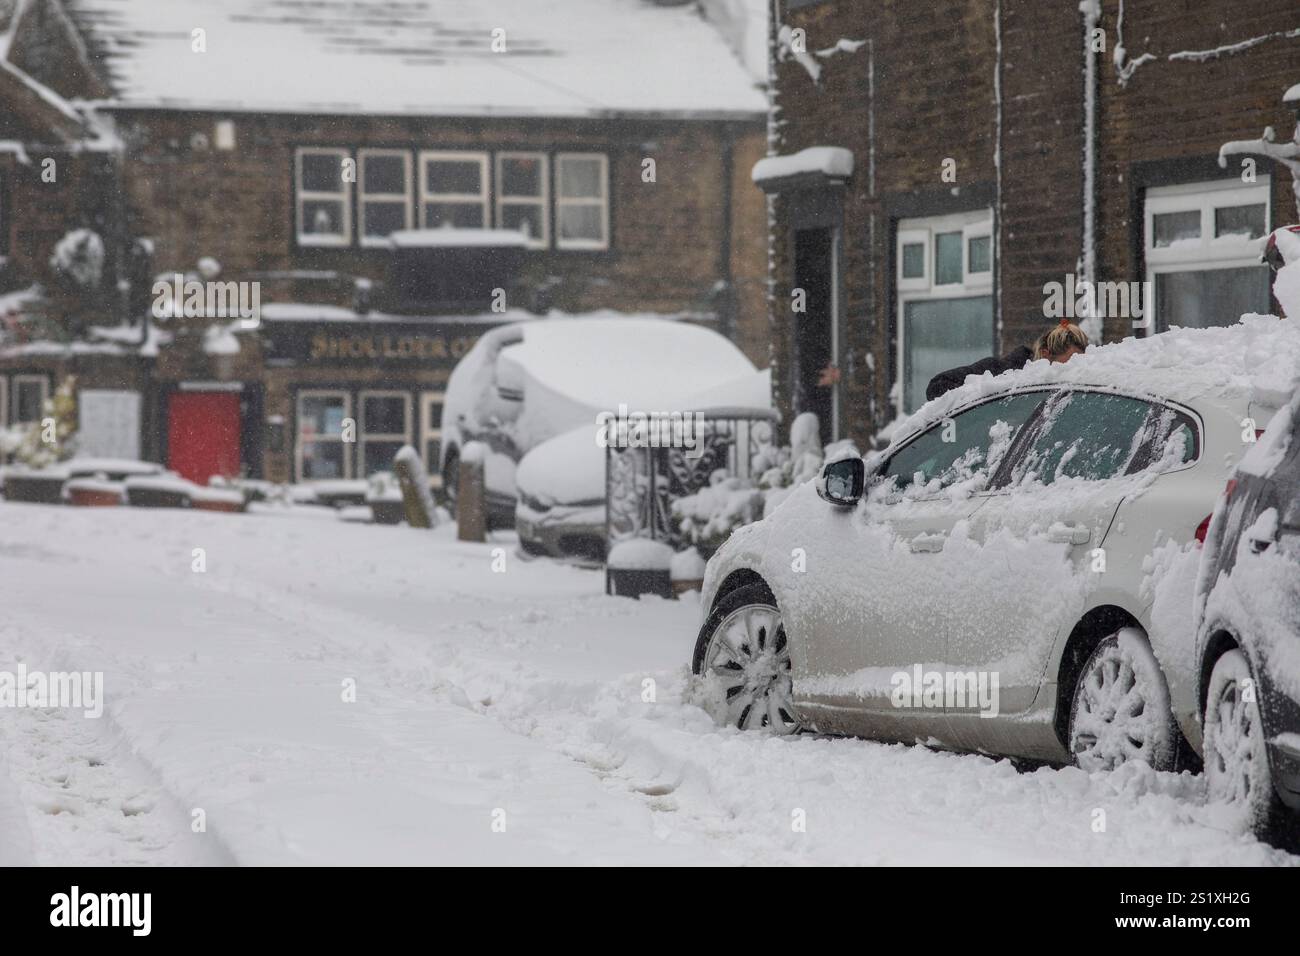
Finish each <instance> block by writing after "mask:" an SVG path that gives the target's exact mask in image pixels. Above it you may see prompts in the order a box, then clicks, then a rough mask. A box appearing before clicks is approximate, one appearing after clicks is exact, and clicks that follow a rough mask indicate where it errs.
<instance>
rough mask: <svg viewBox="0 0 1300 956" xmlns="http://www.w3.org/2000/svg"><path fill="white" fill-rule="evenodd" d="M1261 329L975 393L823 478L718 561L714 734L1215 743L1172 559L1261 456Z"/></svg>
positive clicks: (1167, 754)
mask: <svg viewBox="0 0 1300 956" xmlns="http://www.w3.org/2000/svg"><path fill="white" fill-rule="evenodd" d="M1266 360H1267V361H1274V360H1276V361H1279V362H1290V363H1292V365H1293V366H1294V365H1295V364H1296V363H1297V362H1300V327H1296V324H1295V323H1293V322H1283V321H1279V320H1277V319H1275V318H1273V317H1264V316H1250V317H1246V318H1244V319H1243V320H1242V322H1241V323H1239V324H1237V325H1235V326H1232V327H1230V328H1214V329H1186V330H1184V329H1176V330H1174V331H1171V332H1167V333H1162V334H1160V335H1157V336H1152V337H1150V338H1143V339H1129V340H1125V341H1124V342H1122V343H1117V344H1113V345H1106V346H1098V347H1094V348H1092V349H1090V350H1089V351H1088V352H1087V353H1085V354H1083V355H1080V356H1076V357H1075V358H1073V359H1071V360H1070V361H1069V362H1066V363H1062V364H1050V363H1048V362H1045V361H1037V362H1033V363H1030V364H1029V365H1028V366H1026V367H1025V368H1024V369H1023V370H1018V371H1013V372H1008V373H1005V374H1003V375H1001V376H998V377H997V378H994V377H993V376H991V375H988V374H985V375H983V376H980V377H974V376H972V377H970V378H968V379H967V381H966V383H965V384H964V385H962V386H961V387H959V388H957V389H955V390H953V391H952V392H949V393H947V394H946V395H943V396H941V397H940V398H938V399H935V400H934V401H932V402H929V403H927V404H926V405H924V406H923V407H922V408H921V409H920V410H919V411H918V412H917V413H916V414H915V415H914V416H912V417H911V418H910V419H908V420H906V421H905V422H903V423H901V424H900V426H899V427H898V429H896V430H895V432H894V436H895V437H894V440H893V441H892V442H891V444H890V446H889V447H888V448H887V449H885V450H884V451H883V452H879V453H876V454H873V455H872V456H871V457H870V459H869V460H867V461H864V460H863V459H862V458H859V457H856V456H854V457H849V458H845V459H841V460H838V461H831V462H829V463H828V464H827V465H826V466H825V467H824V468H823V470H822V473H821V475H820V476H819V477H818V478H817V479H816V480H815V481H812V482H808V483H806V484H804V485H803V486H801V487H799V488H798V489H797V490H796V491H795V492H794V493H793V494H791V495H790V497H789V498H787V499H786V501H785V502H784V503H782V504H781V506H780V507H778V508H776V509H775V510H774V511H773V512H772V513H771V514H770V515H768V516H767V517H766V518H764V519H763V520H762V521H759V522H756V523H754V524H752V525H748V526H746V527H743V528H741V529H739V530H738V531H737V532H735V533H734V534H733V535H732V536H731V538H730V539H729V540H728V541H727V542H726V544H724V545H723V547H722V548H721V549H720V550H719V551H718V553H717V554H716V555H715V556H714V557H713V559H712V560H711V561H710V562H709V565H708V569H707V573H706V577H705V583H704V590H703V593H702V595H701V603H702V608H703V615H704V620H703V623H702V626H701V628H700V631H699V636H698V638H697V641H696V646H695V652H694V656H693V660H692V669H693V671H694V673H696V674H697V675H701V676H702V684H703V687H704V688H705V689H706V690H707V691H710V693H706V694H705V696H704V699H706V700H713V701H715V702H716V703H717V704H718V706H719V709H720V710H721V711H723V713H722V714H721V715H720V716H721V717H722V718H723V719H725V720H727V721H728V722H731V723H734V724H737V725H739V726H740V727H742V728H757V727H768V728H772V729H773V730H776V731H783V732H789V731H793V730H796V729H799V728H800V727H805V728H810V729H814V730H816V731H820V732H835V733H849V734H856V735H861V736H867V737H873V738H879V739H885V740H893V741H902V742H924V743H928V744H931V745H935V746H943V747H948V748H952V749H958V750H968V751H977V752H987V753H993V754H1002V755H1007V756H1019V757H1025V758H1033V759H1041V760H1046V761H1053V762H1064V761H1067V760H1071V759H1072V760H1074V761H1075V762H1076V763H1077V764H1078V765H1079V766H1081V767H1083V768H1085V769H1088V770H1093V769H1102V768H1109V767H1114V766H1116V765H1118V764H1121V763H1124V762H1126V761H1129V760H1133V759H1138V760H1142V761H1145V762H1146V763H1148V764H1150V765H1151V766H1153V767H1156V768H1158V769H1168V768H1171V767H1174V766H1175V765H1176V762H1177V760H1178V757H1179V755H1180V753H1183V752H1185V748H1184V747H1182V746H1181V744H1182V742H1181V741H1180V740H1179V731H1180V730H1181V731H1182V734H1183V735H1184V736H1185V737H1186V738H1187V741H1188V742H1189V743H1190V744H1191V746H1192V747H1198V746H1199V744H1200V728H1199V725H1198V722H1197V711H1198V708H1197V706H1196V676H1195V674H1194V673H1193V671H1194V667H1193V666H1192V665H1191V658H1192V649H1191V644H1192V636H1191V629H1190V619H1191V611H1190V600H1188V601H1186V602H1183V603H1184V604H1186V605H1188V610H1187V614H1186V618H1187V625H1188V626H1187V627H1186V628H1184V629H1183V630H1182V631H1181V632H1180V633H1178V634H1176V635H1172V636H1171V635H1169V634H1166V633H1164V632H1162V631H1153V630H1152V616H1151V613H1150V611H1151V606H1152V603H1153V598H1152V595H1151V593H1150V592H1149V590H1148V588H1147V587H1145V584H1146V582H1147V577H1148V575H1147V574H1146V569H1147V568H1148V567H1149V558H1150V556H1151V555H1152V553H1153V552H1154V551H1155V550H1156V549H1157V547H1164V546H1165V545H1169V546H1171V547H1174V548H1175V549H1176V550H1177V549H1185V550H1194V544H1193V542H1194V539H1196V538H1199V537H1201V536H1203V534H1204V532H1205V529H1206V527H1207V525H1208V522H1209V514H1210V512H1211V511H1212V510H1213V507H1214V502H1215V499H1216V497H1217V495H1218V492H1219V491H1220V489H1221V488H1222V487H1223V483H1224V481H1225V479H1226V477H1227V470H1228V469H1230V468H1231V467H1232V466H1233V465H1234V464H1235V462H1236V461H1237V460H1238V459H1239V458H1240V456H1241V454H1242V452H1243V450H1244V448H1245V447H1247V446H1246V445H1245V444H1244V443H1243V441H1242V434H1241V433H1242V421H1243V419H1244V418H1246V417H1247V416H1253V417H1254V419H1255V421H1258V422H1261V423H1262V422H1264V421H1265V420H1266V419H1267V416H1268V410H1267V409H1265V408H1262V407H1253V406H1252V388H1251V381H1252V375H1253V373H1254V371H1255V370H1256V369H1258V368H1259V367H1260V366H1261V363H1263V362H1265V361H1266Z"/></svg>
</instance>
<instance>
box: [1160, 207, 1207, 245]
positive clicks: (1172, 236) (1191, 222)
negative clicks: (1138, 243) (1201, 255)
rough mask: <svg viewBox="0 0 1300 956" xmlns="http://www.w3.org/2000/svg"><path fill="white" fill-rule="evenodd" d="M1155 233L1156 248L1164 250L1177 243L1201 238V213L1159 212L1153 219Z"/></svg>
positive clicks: (1193, 211) (1194, 210)
mask: <svg viewBox="0 0 1300 956" xmlns="http://www.w3.org/2000/svg"><path fill="white" fill-rule="evenodd" d="M1151 225H1152V231H1154V232H1155V240H1154V241H1155V248H1157V249H1163V248H1166V247H1168V246H1172V245H1173V244H1174V243H1175V242H1190V241H1192V240H1199V239H1200V238H1201V211H1200V210H1199V209H1189V210H1188V211H1187V212H1158V213H1156V214H1155V215H1154V216H1152V217H1151Z"/></svg>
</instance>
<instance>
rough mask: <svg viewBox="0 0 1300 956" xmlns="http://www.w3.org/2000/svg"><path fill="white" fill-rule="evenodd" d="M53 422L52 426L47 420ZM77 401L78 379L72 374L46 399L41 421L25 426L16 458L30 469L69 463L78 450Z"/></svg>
mask: <svg viewBox="0 0 1300 956" xmlns="http://www.w3.org/2000/svg"><path fill="white" fill-rule="evenodd" d="M47 419H52V420H53V421H52V422H51V427H50V428H47V427H46V425H45V421H46V420H47ZM76 432H77V398H76V379H75V378H73V377H72V376H71V375H69V376H68V377H67V378H65V379H64V380H63V381H62V383H60V385H59V387H58V388H57V389H56V390H55V392H54V396H53V397H52V398H49V399H46V402H45V408H44V409H43V410H42V415H41V419H40V420H39V421H35V422H32V423H31V424H30V425H28V426H26V432H25V433H24V434H23V436H22V438H21V439H20V440H19V442H18V447H17V448H16V449H15V451H14V457H15V458H17V459H18V461H20V462H22V463H23V464H24V465H27V466H28V467H30V468H44V467H45V466H46V465H53V464H54V463H55V462H60V461H66V460H67V459H69V458H71V457H72V455H73V453H74V452H75V451H76Z"/></svg>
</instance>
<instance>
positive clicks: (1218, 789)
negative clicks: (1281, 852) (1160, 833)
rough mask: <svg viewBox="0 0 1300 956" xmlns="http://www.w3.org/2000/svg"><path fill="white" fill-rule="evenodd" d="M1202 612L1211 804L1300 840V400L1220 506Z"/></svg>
mask: <svg viewBox="0 0 1300 956" xmlns="http://www.w3.org/2000/svg"><path fill="white" fill-rule="evenodd" d="M1196 605H1197V621H1198V626H1197V631H1196V650H1197V655H1196V656H1197V661H1198V662H1199V665H1200V666H1199V675H1198V676H1199V700H1200V703H1201V712H1202V714H1203V715H1204V728H1205V738H1204V744H1203V752H1204V760H1205V777H1206V785H1207V790H1208V794H1209V798H1210V800H1211V801H1214V802H1218V803H1222V804H1224V805H1226V806H1227V807H1228V808H1230V812H1231V813H1232V817H1233V820H1232V823H1233V825H1234V826H1235V828H1237V829H1240V830H1247V831H1252V832H1254V833H1255V834H1256V835H1258V836H1260V837H1261V838H1264V839H1268V840H1273V841H1275V842H1279V843H1283V842H1291V843H1297V842H1300V392H1297V393H1296V395H1295V397H1294V398H1293V399H1292V401H1291V403H1290V405H1289V406H1288V407H1287V408H1286V409H1285V411H1283V412H1282V413H1281V414H1279V415H1277V416H1276V417H1275V418H1274V419H1273V421H1272V422H1271V423H1270V424H1269V427H1268V429H1267V430H1266V431H1265V432H1264V434H1263V435H1262V436H1261V437H1260V439H1259V442H1258V443H1257V444H1256V445H1255V446H1254V447H1252V448H1251V449H1250V451H1248V452H1247V453H1246V455H1245V457H1244V458H1243V459H1242V461H1241V464H1239V465H1238V466H1237V471H1236V473H1235V474H1234V476H1233V477H1232V479H1231V480H1230V481H1229V482H1228V485H1227V487H1226V488H1225V490H1224V492H1223V495H1222V497H1221V498H1220V502H1219V506H1218V507H1217V508H1216V509H1215V512H1214V517H1213V519H1212V520H1211V522H1210V527H1209V532H1208V533H1207V535H1206V538H1205V549H1204V551H1203V552H1202V555H1201V567H1200V575H1199V579H1198V588H1197V595H1196Z"/></svg>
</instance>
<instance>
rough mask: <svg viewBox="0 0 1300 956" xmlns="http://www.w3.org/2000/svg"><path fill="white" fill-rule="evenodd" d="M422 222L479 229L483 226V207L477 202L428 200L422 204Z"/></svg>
mask: <svg viewBox="0 0 1300 956" xmlns="http://www.w3.org/2000/svg"><path fill="white" fill-rule="evenodd" d="M424 224H425V226H427V227H428V228H430V229H432V228H434V227H435V226H455V227H457V228H459V229H479V228H482V226H483V207H482V205H480V204H479V203H465V202H429V203H425V204H424Z"/></svg>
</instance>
